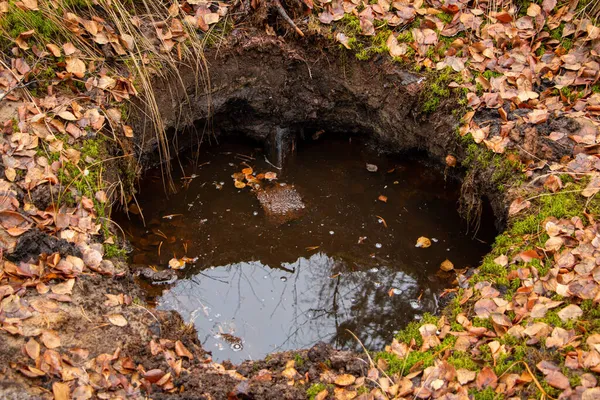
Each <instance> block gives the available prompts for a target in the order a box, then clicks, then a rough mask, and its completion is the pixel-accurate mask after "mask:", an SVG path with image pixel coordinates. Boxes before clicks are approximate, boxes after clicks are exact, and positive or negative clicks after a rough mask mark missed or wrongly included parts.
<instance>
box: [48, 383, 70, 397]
mask: <svg viewBox="0 0 600 400" xmlns="http://www.w3.org/2000/svg"><path fill="white" fill-rule="evenodd" d="M52 394H54V400H70V399H71V388H70V387H69V385H68V384H66V383H62V382H54V383H53V384H52Z"/></svg>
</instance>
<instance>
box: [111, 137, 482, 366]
mask: <svg viewBox="0 0 600 400" xmlns="http://www.w3.org/2000/svg"><path fill="white" fill-rule="evenodd" d="M264 160H265V154H264V153H263V152H262V151H261V150H260V149H256V148H255V147H253V146H252V145H248V144H240V143H229V144H227V145H219V146H218V147H215V148H204V152H203V153H201V154H200V155H199V156H198V162H197V163H190V165H188V166H186V167H185V168H183V170H182V171H181V173H180V175H179V176H177V174H175V179H176V180H177V182H178V183H179V187H178V188H179V191H178V193H177V194H175V195H170V196H169V197H167V196H157V195H156V194H157V193H163V185H162V180H161V177H160V170H157V171H151V172H150V173H149V175H148V176H147V178H146V179H145V181H144V183H143V185H142V187H141V188H140V192H141V193H140V196H139V197H138V199H139V200H140V206H141V208H142V210H143V212H144V219H142V218H139V217H137V216H133V218H132V219H131V220H129V219H127V218H121V219H120V220H119V221H118V222H119V224H120V226H121V227H122V228H123V229H124V231H125V232H126V233H127V236H128V239H129V240H130V241H131V243H132V244H133V246H134V251H133V253H132V255H131V261H132V264H139V265H140V268H145V270H148V269H149V267H152V268H155V269H157V270H161V269H164V268H168V265H169V260H170V259H171V258H173V257H178V258H179V257H183V256H185V257H188V258H189V259H191V260H195V261H188V263H187V264H186V266H185V268H184V269H183V270H178V271H177V275H178V276H179V278H180V279H181V280H180V281H179V282H177V283H176V284H175V285H174V286H173V287H171V288H169V287H166V286H164V285H150V284H149V283H148V282H147V281H142V283H143V282H145V283H146V288H147V289H148V297H149V299H150V300H156V301H158V303H159V306H160V307H161V308H163V309H175V310H177V311H179V312H181V313H182V314H183V316H184V317H185V318H188V319H191V320H193V321H194V323H195V324H196V327H197V328H198V331H199V332H200V335H201V338H202V340H203V341H204V343H205V345H206V347H207V350H213V351H214V358H215V359H219V360H222V359H227V358H231V359H232V361H240V360H242V359H244V358H246V357H252V358H257V357H261V356H264V355H265V354H266V353H268V352H270V351H273V350H284V349H293V348H299V347H306V346H310V345H312V344H313V343H314V342H315V341H318V340H325V341H327V342H330V343H333V344H335V345H337V346H338V347H356V343H355V340H354V339H353V337H352V336H351V335H350V334H349V333H348V332H347V331H346V330H350V331H352V332H353V333H355V334H356V335H357V336H358V337H359V338H360V339H361V340H362V341H363V342H364V343H365V345H366V346H367V347H369V348H371V349H374V350H376V349H380V348H381V347H382V346H383V345H384V344H385V343H389V342H390V341H391V339H392V337H393V333H394V331H395V330H397V329H400V328H402V327H403V326H405V325H406V324H407V323H408V322H410V321H413V320H414V319H415V318H419V317H420V316H421V315H422V314H423V313H424V312H427V311H429V312H431V311H435V305H436V300H435V294H436V293H440V291H441V290H443V289H444V288H446V287H448V285H449V284H450V283H451V282H452V280H453V279H454V276H453V275H452V274H447V275H445V276H441V277H440V276H438V271H439V265H440V263H441V262H443V261H444V260H445V259H449V260H451V261H452V263H453V264H454V265H455V267H456V268H466V267H468V266H474V265H475V264H476V263H477V262H478V261H479V260H480V258H481V256H482V255H483V254H485V253H486V252H487V251H488V249H489V247H488V245H487V243H486V242H488V241H489V240H490V239H491V238H493V235H494V231H493V228H492V229H490V228H491V226H490V225H489V224H486V222H489V221H486V220H483V221H482V228H481V229H480V230H479V233H478V237H477V239H476V240H473V239H472V237H473V234H472V232H471V233H470V234H468V235H467V229H466V228H467V227H466V224H465V222H464V221H463V220H462V219H461V218H460V216H459V215H458V212H457V211H456V200H457V198H458V192H459V186H458V185H457V184H456V183H455V182H451V181H447V180H446V179H445V178H444V176H443V175H442V174H440V173H439V171H437V170H435V169H433V168H430V167H428V166H427V165H426V164H422V163H419V162H416V161H414V160H407V159H405V158H400V157H387V156H382V155H380V154H377V153H374V152H373V151H369V150H368V148H366V147H365V146H361V145H360V144H357V143H356V140H354V139H353V141H352V142H350V140H348V139H336V140H322V139H320V140H319V141H316V142H303V143H300V144H299V150H298V152H297V154H296V155H295V156H294V157H293V158H292V159H290V160H288V163H287V164H286V169H285V171H283V173H282V172H281V171H277V172H278V173H279V181H278V182H281V183H283V182H285V183H287V184H290V185H294V187H295V189H296V190H297V191H298V192H299V193H300V195H301V196H302V201H303V202H304V204H305V205H306V209H305V210H304V213H303V215H302V216H301V217H300V218H299V219H296V220H292V221H287V222H285V223H274V222H273V221H272V220H271V219H269V218H268V217H267V215H265V212H264V211H263V209H262V208H261V205H260V203H259V201H258V199H257V198H256V193H254V192H251V191H250V190H249V189H248V188H243V189H237V188H236V187H235V186H234V184H233V180H232V174H235V173H239V171H241V170H242V169H243V168H249V167H252V168H253V171H255V172H254V173H257V172H266V171H272V170H273V167H272V166H271V165H269V164H268V163H267V162H265V161H264ZM367 163H369V164H376V165H377V166H378V169H377V171H375V172H373V171H369V170H368V169H367V168H366V164H367ZM380 196H385V198H387V201H386V202H384V201H381V200H378V199H379V198H380ZM144 221H145V222H144ZM419 236H426V237H428V238H431V240H432V242H433V243H432V245H431V247H429V248H427V249H421V248H415V242H416V240H417V238H418V237H419ZM150 274H152V270H150ZM163 289H170V291H168V292H167V293H164V294H163ZM221 347H222V348H223V350H222V351H220V350H219V348H221ZM215 350H216V351H215ZM233 350H239V351H233Z"/></svg>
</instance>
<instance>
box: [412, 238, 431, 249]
mask: <svg viewBox="0 0 600 400" xmlns="http://www.w3.org/2000/svg"><path fill="white" fill-rule="evenodd" d="M429 246H431V240H429V239H428V238H426V237H425V236H421V237H420V238H418V239H417V244H416V245H415V247H422V248H424V249H426V248H427V247H429Z"/></svg>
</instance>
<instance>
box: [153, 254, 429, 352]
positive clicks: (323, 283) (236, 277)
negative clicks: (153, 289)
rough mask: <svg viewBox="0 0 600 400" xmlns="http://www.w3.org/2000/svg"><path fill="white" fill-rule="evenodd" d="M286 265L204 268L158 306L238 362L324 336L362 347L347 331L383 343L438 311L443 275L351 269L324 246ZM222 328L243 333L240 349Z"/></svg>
mask: <svg viewBox="0 0 600 400" xmlns="http://www.w3.org/2000/svg"><path fill="white" fill-rule="evenodd" d="M281 267H282V268H280V269H272V268H269V267H268V266H265V265H263V264H262V263H260V262H258V261H252V262H240V263H234V264H229V265H226V266H220V267H211V268H208V269H205V270H203V271H202V272H201V273H199V274H197V275H195V276H192V277H191V278H189V279H185V280H181V281H180V282H178V283H177V285H175V286H174V287H173V288H172V289H171V290H170V291H167V292H165V293H164V294H163V296H162V297H161V298H160V300H159V308H160V309H169V310H173V309H174V310H177V311H179V312H180V313H181V314H182V316H183V317H184V318H185V319H186V321H190V322H193V323H194V324H195V326H196V328H197V330H198V332H199V336H200V339H201V340H202V342H203V345H204V346H205V348H206V350H209V351H213V356H214V358H215V359H219V360H223V359H230V360H232V361H234V362H239V361H241V360H244V359H246V358H252V359H256V358H261V357H264V356H265V355H266V354H268V353H269V352H272V351H283V350H288V349H296V348H306V347H310V346H312V345H313V344H315V343H317V342H318V341H325V342H328V343H331V344H333V345H334V346H336V347H338V348H354V349H357V348H358V344H357V343H356V340H355V339H354V338H353V337H352V336H351V335H350V334H349V333H348V332H347V330H349V331H352V332H353V333H354V334H356V335H357V336H358V337H359V338H360V339H361V341H362V342H363V343H364V345H365V346H366V347H367V348H370V349H380V348H382V347H383V346H384V345H385V344H386V343H389V341H390V340H391V339H392V337H393V334H394V332H395V330H397V329H398V328H399V327H402V326H404V325H405V324H406V323H408V322H410V321H411V320H413V319H415V318H419V317H420V315H422V313H424V312H432V311H435V307H436V299H435V295H434V294H433V293H435V292H436V291H437V289H436V287H435V286H439V285H440V283H439V282H438V283H437V285H436V284H435V283H433V282H427V284H426V285H423V284H422V283H424V282H418V280H417V279H416V278H415V277H413V276H410V275H408V274H407V273H405V272H402V271H399V270H395V269H393V268H390V267H386V266H379V267H373V268H371V269H369V270H366V271H362V270H360V271H354V272H347V271H348V270H349V268H348V265H346V263H345V262H344V261H342V260H341V259H339V258H333V257H330V256H328V255H326V254H324V253H316V254H314V255H312V256H311V257H310V258H308V259H307V258H304V257H302V258H299V259H298V260H296V261H295V262H293V263H284V264H282V265H281ZM420 283H421V284H420ZM421 288H424V289H421ZM422 290H423V292H421V291H422ZM390 294H391V295H390ZM419 298H420V300H417V299H419ZM220 333H225V334H232V335H234V336H235V337H239V338H240V339H241V340H242V346H241V347H242V349H241V350H239V351H238V348H239V343H236V342H235V341H234V342H233V345H232V343H231V338H230V337H229V336H227V335H224V337H225V338H229V339H230V341H229V342H227V341H226V340H224V337H218V335H219V334H220Z"/></svg>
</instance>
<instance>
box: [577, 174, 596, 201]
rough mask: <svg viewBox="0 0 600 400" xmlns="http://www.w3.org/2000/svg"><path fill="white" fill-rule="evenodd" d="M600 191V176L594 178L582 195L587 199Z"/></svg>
mask: <svg viewBox="0 0 600 400" xmlns="http://www.w3.org/2000/svg"><path fill="white" fill-rule="evenodd" d="M599 191H600V176H597V175H596V176H594V177H593V178H592V180H591V181H590V183H588V185H587V186H586V187H585V189H583V191H582V192H581V194H582V195H583V196H585V197H591V196H593V195H595V194H596V193H598V192H599Z"/></svg>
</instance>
